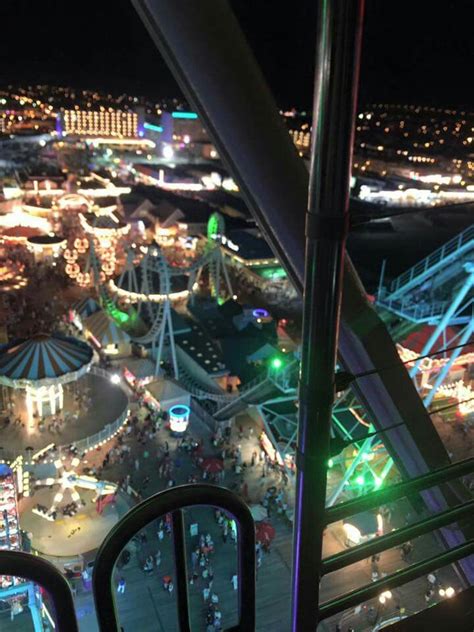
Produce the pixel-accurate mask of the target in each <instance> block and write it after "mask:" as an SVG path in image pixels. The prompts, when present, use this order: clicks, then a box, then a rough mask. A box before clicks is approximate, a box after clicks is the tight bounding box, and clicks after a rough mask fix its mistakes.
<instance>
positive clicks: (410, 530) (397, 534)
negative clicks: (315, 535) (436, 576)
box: [322, 500, 474, 574]
mask: <svg viewBox="0 0 474 632" xmlns="http://www.w3.org/2000/svg"><path fill="white" fill-rule="evenodd" d="M462 518H471V519H473V518H474V500H472V501H471V502H468V503H465V504H464V505H461V506H460V507H455V508H454V509H448V510H447V511H443V512H442V513H440V514H438V515H437V516H433V517H430V518H426V519H425V520H421V521H420V522H417V523H416V524H413V525H410V526H409V527H403V528H402V529H397V530H396V531H391V532H390V533H387V534H386V535H382V536H380V537H378V538H374V539H373V540H370V541H369V542H365V543H364V544H360V545H359V546H355V547H353V548H352V549H350V550H349V551H343V552H342V553H336V555H331V557H327V558H326V559H324V560H323V566H322V572H323V574H327V573H333V572H334V571H337V570H339V569H340V568H344V567H346V566H349V564H355V563H356V562H359V561H360V560H363V559H365V558H367V557H369V556H371V555H375V554H376V553H380V552H381V551H386V550H387V549H390V548H392V547H394V546H398V545H399V544H402V543H403V542H407V541H408V540H411V539H412V538H417V537H418V536H420V535H423V534H425V533H430V532H431V531H434V530H435V529H439V528H440V527H445V526H446V525H448V524H452V523H453V522H456V521H457V520H461V519H462Z"/></svg>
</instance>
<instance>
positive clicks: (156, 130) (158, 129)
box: [143, 123, 163, 132]
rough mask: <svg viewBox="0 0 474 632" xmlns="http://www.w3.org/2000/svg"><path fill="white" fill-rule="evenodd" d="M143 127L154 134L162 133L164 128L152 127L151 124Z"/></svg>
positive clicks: (145, 124)
mask: <svg viewBox="0 0 474 632" xmlns="http://www.w3.org/2000/svg"><path fill="white" fill-rule="evenodd" d="M143 127H144V128H145V129H149V130H151V131H152V132H162V131H163V128H162V127H161V126H160V125H152V124H151V123H144V124H143Z"/></svg>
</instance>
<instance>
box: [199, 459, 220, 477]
mask: <svg viewBox="0 0 474 632" xmlns="http://www.w3.org/2000/svg"><path fill="white" fill-rule="evenodd" d="M201 467H202V469H203V470H205V471H206V472H208V473H209V474H216V473H217V472H222V470H223V469H224V462H223V461H222V460H221V459H217V458H215V457H212V456H211V457H207V459H203V461H202V463H201Z"/></svg>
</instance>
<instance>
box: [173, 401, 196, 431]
mask: <svg viewBox="0 0 474 632" xmlns="http://www.w3.org/2000/svg"><path fill="white" fill-rule="evenodd" d="M168 413H169V416H170V430H171V432H179V433H182V432H186V429H187V427H188V424H189V415H190V414H191V409H190V408H189V406H185V405H184V404H178V405H177V406H172V407H171V408H170V409H169V411H168Z"/></svg>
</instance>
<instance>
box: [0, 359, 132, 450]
mask: <svg viewBox="0 0 474 632" xmlns="http://www.w3.org/2000/svg"><path fill="white" fill-rule="evenodd" d="M89 373H92V374H93V375H97V376H99V377H103V378H106V379H107V380H110V377H111V374H110V373H109V372H108V371H106V370H105V369H102V368H101V367H99V366H97V365H92V366H91V367H90V370H89ZM120 388H121V389H122V391H123V393H124V394H125V395H126V397H127V400H128V399H129V394H128V392H127V390H126V388H125V386H124V385H123V384H121V385H120ZM129 414H130V409H129V406H128V404H127V406H126V407H125V409H124V410H123V411H122V413H121V414H120V415H119V416H118V417H117V418H116V419H115V420H114V421H112V422H110V423H108V424H106V425H105V426H104V427H103V428H102V429H101V430H99V431H98V432H96V433H95V434H93V435H90V436H88V437H85V438H84V439H79V440H78V441H71V442H70V443H68V444H64V445H59V446H58V445H56V450H57V451H58V452H65V451H67V450H68V449H69V448H70V446H71V445H74V446H75V447H76V448H77V451H78V452H79V454H83V453H84V452H88V451H89V450H93V449H94V448H96V447H97V446H98V445H100V444H104V443H105V442H106V441H109V440H110V439H111V438H112V437H113V436H114V435H116V434H117V432H118V431H119V430H120V428H121V427H122V426H123V424H124V423H125V421H126V420H127V418H128V416H129ZM38 451H39V450H9V449H8V448H6V449H5V448H3V447H0V462H1V461H7V462H12V461H14V460H15V459H16V458H17V457H19V456H21V457H23V459H24V461H25V463H29V462H30V461H31V459H32V457H33V456H34V454H35V453H36V452H38Z"/></svg>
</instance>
